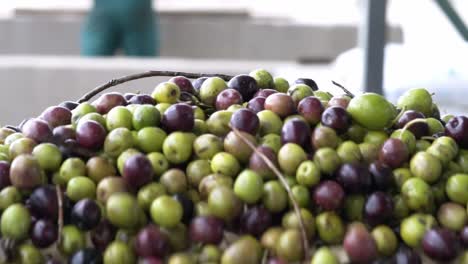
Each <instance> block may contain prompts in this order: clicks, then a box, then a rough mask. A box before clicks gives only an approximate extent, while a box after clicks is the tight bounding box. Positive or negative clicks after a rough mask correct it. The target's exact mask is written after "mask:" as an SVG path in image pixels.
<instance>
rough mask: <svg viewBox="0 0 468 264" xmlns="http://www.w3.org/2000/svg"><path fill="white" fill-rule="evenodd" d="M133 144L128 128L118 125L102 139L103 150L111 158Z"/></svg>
mask: <svg viewBox="0 0 468 264" xmlns="http://www.w3.org/2000/svg"><path fill="white" fill-rule="evenodd" d="M134 145H135V140H134V137H133V134H132V132H131V131H130V130H129V129H128V128H124V127H120V128H116V129H114V130H112V131H110V132H109V134H107V137H106V139H105V140H104V152H105V153H107V154H108V155H109V156H111V157H113V158H117V157H118V156H119V155H120V154H121V153H122V152H124V151H125V150H126V149H129V148H131V147H133V146H134ZM62 166H63V164H62ZM81 175H82V174H81Z"/></svg>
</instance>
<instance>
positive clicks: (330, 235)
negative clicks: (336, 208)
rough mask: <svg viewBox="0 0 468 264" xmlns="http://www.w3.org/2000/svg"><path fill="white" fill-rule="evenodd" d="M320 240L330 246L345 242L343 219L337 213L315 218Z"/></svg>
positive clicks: (328, 213) (325, 213) (322, 214)
mask: <svg viewBox="0 0 468 264" xmlns="http://www.w3.org/2000/svg"><path fill="white" fill-rule="evenodd" d="M315 223H316V225H317V231H318V234H319V237H320V239H322V240H323V241H324V242H325V243H328V244H338V243H341V241H343V238H344V235H345V227H344V224H343V222H342V220H341V218H340V217H339V216H338V215H337V214H336V213H335V212H323V213H321V214H319V215H318V216H317V217H316V218H315Z"/></svg>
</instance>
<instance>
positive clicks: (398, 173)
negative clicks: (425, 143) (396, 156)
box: [393, 168, 414, 189]
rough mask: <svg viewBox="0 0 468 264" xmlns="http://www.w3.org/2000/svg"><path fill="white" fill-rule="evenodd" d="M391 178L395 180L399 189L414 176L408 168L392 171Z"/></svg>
mask: <svg viewBox="0 0 468 264" xmlns="http://www.w3.org/2000/svg"><path fill="white" fill-rule="evenodd" d="M393 177H394V179H395V183H396V185H397V187H399V188H400V189H401V187H402V186H403V184H404V183H405V182H406V181H407V180H408V179H410V178H411V177H414V175H413V174H412V173H411V171H410V169H408V168H397V169H394V170H393Z"/></svg>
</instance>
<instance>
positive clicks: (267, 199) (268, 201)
mask: <svg viewBox="0 0 468 264" xmlns="http://www.w3.org/2000/svg"><path fill="white" fill-rule="evenodd" d="M262 199H263V200H262V202H263V205H264V206H265V207H266V208H267V209H268V210H269V211H271V212H273V213H278V212H281V211H282V210H284V209H285V208H286V206H287V205H288V194H287V193H286V190H285V189H284V187H283V186H282V185H281V184H280V183H279V182H278V181H277V180H271V181H268V182H266V183H265V184H264V185H263V198H262Z"/></svg>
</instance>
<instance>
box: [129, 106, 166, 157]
mask: <svg viewBox="0 0 468 264" xmlns="http://www.w3.org/2000/svg"><path fill="white" fill-rule="evenodd" d="M155 110H156V109H155ZM156 111H157V110H156ZM166 137H167V133H166V132H165V131H164V130H162V129H160V128H158V127H145V128H142V129H140V130H139V131H138V134H137V137H136V145H137V146H138V148H139V149H141V150H142V151H143V152H144V153H150V152H161V151H162V146H163V142H164V140H165V139H166Z"/></svg>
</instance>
